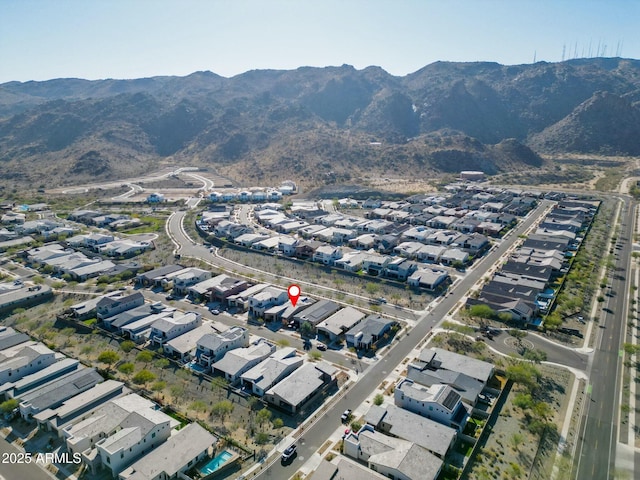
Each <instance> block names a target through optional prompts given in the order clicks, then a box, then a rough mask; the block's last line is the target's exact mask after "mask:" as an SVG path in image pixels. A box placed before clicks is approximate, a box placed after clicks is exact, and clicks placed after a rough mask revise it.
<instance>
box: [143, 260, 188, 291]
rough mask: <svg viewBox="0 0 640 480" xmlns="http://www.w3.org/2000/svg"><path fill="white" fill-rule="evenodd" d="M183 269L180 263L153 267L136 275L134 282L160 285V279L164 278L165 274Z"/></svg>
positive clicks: (149, 285) (144, 285) (151, 285)
mask: <svg viewBox="0 0 640 480" xmlns="http://www.w3.org/2000/svg"><path fill="white" fill-rule="evenodd" d="M180 270H184V267H183V266H182V265H165V266H164V267H159V268H155V269H153V270H149V271H147V272H144V273H140V274H138V275H137V276H136V283H137V284H138V285H142V286H143V287H160V286H162V281H163V280H166V278H167V275H170V274H172V273H176V272H179V271H180Z"/></svg>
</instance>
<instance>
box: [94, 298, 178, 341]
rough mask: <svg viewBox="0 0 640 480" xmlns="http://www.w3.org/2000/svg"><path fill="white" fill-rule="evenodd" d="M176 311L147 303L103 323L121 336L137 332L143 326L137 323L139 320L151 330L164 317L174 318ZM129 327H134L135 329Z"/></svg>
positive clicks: (158, 304) (156, 303) (159, 304)
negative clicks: (152, 325) (154, 323)
mask: <svg viewBox="0 0 640 480" xmlns="http://www.w3.org/2000/svg"><path fill="white" fill-rule="evenodd" d="M175 311H176V309H175V308H173V307H168V306H166V305H163V304H162V303H160V302H155V303H145V304H144V305H140V306H139V307H136V308H132V309H131V310H125V311H124V312H121V313H118V314H117V315H114V316H112V317H109V318H105V319H104V320H103V321H102V323H103V325H104V327H105V328H107V329H111V330H116V331H118V332H120V333H121V334H124V333H125V332H126V331H129V332H133V331H137V330H135V329H137V328H139V327H140V326H141V324H140V323H137V322H138V321H139V320H144V321H145V322H144V323H145V324H146V326H147V327H148V328H149V330H151V324H152V323H153V322H155V321H156V320H158V319H160V318H162V317H168V316H172V315H173V314H174V312H175ZM134 324H135V325H134ZM129 327H134V329H131V328H129Z"/></svg>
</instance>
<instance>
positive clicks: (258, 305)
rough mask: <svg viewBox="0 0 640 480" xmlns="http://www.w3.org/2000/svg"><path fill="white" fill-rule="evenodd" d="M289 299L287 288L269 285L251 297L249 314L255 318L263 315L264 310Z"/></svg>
mask: <svg viewBox="0 0 640 480" xmlns="http://www.w3.org/2000/svg"><path fill="white" fill-rule="evenodd" d="M288 300H289V295H288V294H287V292H286V290H283V289H281V288H277V287H267V288H265V289H263V290H261V291H260V292H258V293H256V294H255V295H253V296H251V297H249V315H250V316H252V317H255V318H258V317H263V316H264V312H265V311H266V310H268V309H269V308H271V307H273V306H275V305H282V304H283V303H285V302H287V301H288Z"/></svg>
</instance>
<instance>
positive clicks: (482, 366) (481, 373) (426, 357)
mask: <svg viewBox="0 0 640 480" xmlns="http://www.w3.org/2000/svg"><path fill="white" fill-rule="evenodd" d="M420 363H422V364H423V365H425V366H426V367H427V368H429V369H431V370H449V371H452V372H459V373H463V374H465V375H467V376H469V377H471V378H474V379H476V380H478V381H479V382H482V383H484V384H485V385H486V383H487V382H488V381H489V379H490V378H491V377H492V376H493V373H494V371H495V367H494V366H493V365H492V364H491V363H489V362H483V361H482V360H477V359H475V358H471V357H467V356H466V355H460V354H459V353H455V352H450V351H449V350H444V349H442V348H425V349H424V350H422V351H421V352H420V354H419V356H418V359H417V362H416V364H418V365H420Z"/></svg>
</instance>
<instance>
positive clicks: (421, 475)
mask: <svg viewBox="0 0 640 480" xmlns="http://www.w3.org/2000/svg"><path fill="white" fill-rule="evenodd" d="M343 449H344V454H345V455H347V456H348V457H351V458H355V459H356V460H359V461H360V462H365V463H366V464H367V465H368V466H369V468H370V469H372V470H374V471H376V472H378V473H380V474H382V475H384V476H385V477H387V478H394V479H397V480H416V479H420V480H436V478H438V475H439V474H440V470H441V469H442V460H440V459H439V458H438V457H436V456H435V455H433V454H432V453H430V452H429V451H427V450H425V449H424V448H422V447H421V446H419V445H416V444H415V443H413V442H408V441H406V440H402V439H400V438H394V437H389V436H387V435H384V434H382V433H380V432H376V431H375V430H374V429H373V427H372V426H371V425H364V426H363V427H362V428H361V429H360V431H359V432H350V433H349V434H348V435H347V436H346V437H345V439H344V447H343Z"/></svg>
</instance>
